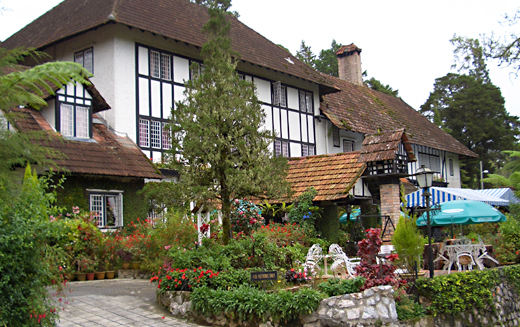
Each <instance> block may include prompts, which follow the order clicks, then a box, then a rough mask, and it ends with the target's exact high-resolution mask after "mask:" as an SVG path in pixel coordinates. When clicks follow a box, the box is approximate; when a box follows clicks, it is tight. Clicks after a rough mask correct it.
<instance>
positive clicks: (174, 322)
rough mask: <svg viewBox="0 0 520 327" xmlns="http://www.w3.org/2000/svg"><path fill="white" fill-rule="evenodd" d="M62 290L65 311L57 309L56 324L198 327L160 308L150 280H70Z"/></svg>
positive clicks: (62, 326)
mask: <svg viewBox="0 0 520 327" xmlns="http://www.w3.org/2000/svg"><path fill="white" fill-rule="evenodd" d="M64 292H65V293H66V295H65V297H62V298H61V299H62V300H61V302H62V303H63V304H62V307H64V308H65V310H62V311H60V321H59V322H58V327H80V326H81V327H101V326H103V327H116V326H142V327H146V326H175V327H196V326H198V325H196V324H192V323H188V322H185V321H183V320H180V319H176V318H173V317H172V315H171V314H170V313H169V312H168V311H166V310H164V309H162V308H161V307H160V306H159V305H158V304H157V303H156V301H155V286H154V284H150V281H149V280H142V279H111V280H108V279H107V280H99V281H86V282H72V283H69V284H68V285H67V289H66V290H65V291H64ZM57 300H58V301H59V297H58V298H57Z"/></svg>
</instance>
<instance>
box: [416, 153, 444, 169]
mask: <svg viewBox="0 0 520 327" xmlns="http://www.w3.org/2000/svg"><path fill="white" fill-rule="evenodd" d="M419 165H424V167H426V168H430V169H431V170H432V171H434V172H440V171H441V160H440V157H439V156H438V155H434V154H428V153H421V152H419Z"/></svg>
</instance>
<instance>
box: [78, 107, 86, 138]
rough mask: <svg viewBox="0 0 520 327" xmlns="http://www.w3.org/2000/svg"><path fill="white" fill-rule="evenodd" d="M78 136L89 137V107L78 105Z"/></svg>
mask: <svg viewBox="0 0 520 327" xmlns="http://www.w3.org/2000/svg"><path fill="white" fill-rule="evenodd" d="M76 137H83V138H87V137H89V131H88V108H86V107H76Z"/></svg>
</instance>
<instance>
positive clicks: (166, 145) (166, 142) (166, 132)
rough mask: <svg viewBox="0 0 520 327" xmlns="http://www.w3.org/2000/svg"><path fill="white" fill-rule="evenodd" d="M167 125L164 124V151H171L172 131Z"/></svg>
mask: <svg viewBox="0 0 520 327" xmlns="http://www.w3.org/2000/svg"><path fill="white" fill-rule="evenodd" d="M166 125H167V123H162V144H163V149H166V150H168V149H171V147H172V140H171V137H170V131H169V130H168V128H167V126H166Z"/></svg>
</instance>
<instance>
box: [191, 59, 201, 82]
mask: <svg viewBox="0 0 520 327" xmlns="http://www.w3.org/2000/svg"><path fill="white" fill-rule="evenodd" d="M196 64H197V66H190V74H191V79H196V78H197V77H199V75H200V74H202V72H204V65H203V64H201V63H196Z"/></svg>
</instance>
